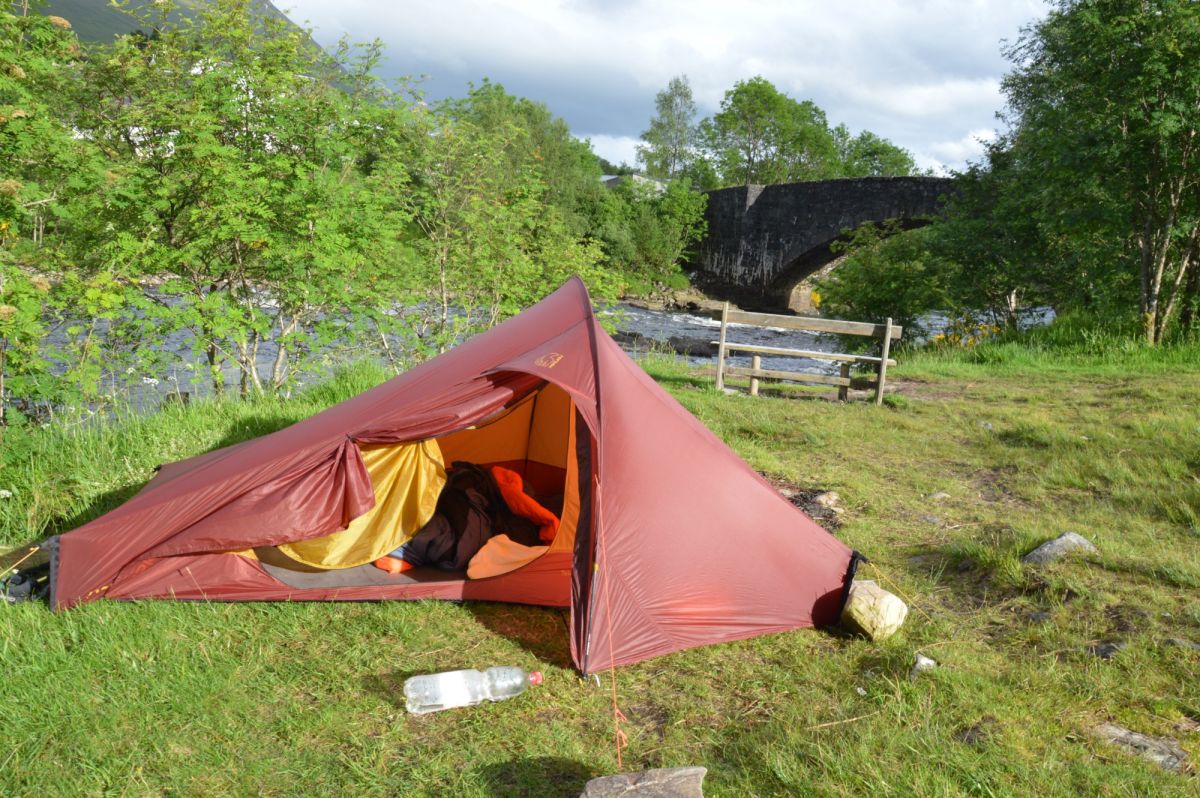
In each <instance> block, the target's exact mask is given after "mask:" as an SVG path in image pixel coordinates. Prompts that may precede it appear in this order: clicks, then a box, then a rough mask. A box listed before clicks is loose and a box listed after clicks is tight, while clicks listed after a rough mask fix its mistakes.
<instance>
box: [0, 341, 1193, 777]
mask: <svg viewBox="0 0 1200 798" xmlns="http://www.w3.org/2000/svg"><path fill="white" fill-rule="evenodd" d="M1059 354H1060V355H1061V354H1062V353H1061V352H1060V353H1059ZM1128 357H1131V358H1133V361H1130V360H1128V359H1126V360H1124V361H1122V360H1121V359H1120V358H1119V357H1116V356H1113V355H1112V353H1111V351H1110V352H1109V353H1108V354H1104V355H1097V354H1095V353H1093V354H1092V355H1088V354H1086V353H1081V354H1077V355H1072V356H1070V357H1068V358H1067V359H1066V362H1063V359H1062V358H1061V357H1060V358H1059V359H1058V360H1057V361H1056V362H1051V361H1052V360H1054V358H1053V356H1052V354H1043V355H1036V356H1035V355H1028V356H1023V357H1019V358H1018V357H1015V356H1014V357H1012V358H1009V359H1008V360H1006V361H997V360H991V361H987V360H982V359H973V358H972V357H966V356H962V355H959V354H958V353H954V354H952V355H938V356H924V355H923V356H920V357H917V358H908V359H907V361H905V360H902V363H903V365H902V366H901V367H899V368H897V369H896V370H895V371H894V372H893V380H894V385H895V387H896V388H897V393H896V394H895V395H894V397H890V398H889V402H888V406H886V407H884V408H876V407H874V406H873V405H871V404H870V403H868V402H865V401H855V402H851V403H849V404H844V405H842V404H838V403H836V402H832V401H828V399H829V398H830V397H831V396H832V395H833V393H834V391H833V390H832V389H826V390H821V391H816V392H801V393H798V394H797V395H795V396H791V397H782V398H781V397H772V396H763V397H758V398H751V397H748V396H742V395H735V396H727V395H724V394H719V393H717V392H716V391H714V390H713V389H712V388H711V380H710V379H708V378H705V377H702V376H697V375H695V374H694V373H692V372H690V371H689V369H688V367H687V366H686V365H685V364H682V363H679V362H676V361H673V360H670V359H667V358H661V357H658V358H652V359H650V360H648V361H646V367H647V369H648V370H649V371H650V372H651V373H652V374H653V375H654V376H655V377H656V379H658V380H659V381H660V383H661V384H663V385H664V386H665V387H666V388H667V389H668V390H670V391H671V392H672V393H673V394H675V396H676V397H678V398H679V400H680V401H681V402H682V403H683V404H684V405H685V406H686V407H688V409H689V410H691V411H692V412H693V413H695V414H696V415H698V416H699V417H700V418H701V419H702V420H703V421H704V422H705V423H706V424H708V425H709V426H710V427H711V428H712V429H714V430H715V431H716V432H717V434H718V435H720V436H721V437H722V438H724V439H725V440H726V441H728V442H729V443H730V445H732V446H733V447H734V448H735V449H736V450H737V451H738V452H739V453H740V454H741V455H742V456H743V457H745V458H746V459H747V460H748V461H749V462H750V463H751V464H752V465H753V466H754V467H756V468H758V469H760V470H761V471H763V472H765V473H767V474H768V475H770V476H771V477H772V478H774V479H776V480H779V481H785V482H790V483H794V484H796V485H798V486H802V487H806V488H822V489H829V490H836V491H837V492H838V493H839V494H840V495H841V496H842V499H843V503H844V504H845V506H846V513H845V515H844V523H843V525H842V526H841V528H840V529H839V530H838V531H837V534H838V536H839V537H841V538H842V539H843V540H845V541H846V542H847V543H848V544H849V545H851V546H853V547H855V548H857V549H859V550H860V551H862V552H864V553H866V554H867V555H868V556H869V557H871V559H872V561H873V565H872V566H867V567H865V568H864V573H863V575H864V576H868V577H875V578H878V579H880V580H881V581H882V583H883V585H884V586H885V587H888V588H889V589H892V590H893V591H898V592H900V593H902V594H903V595H904V596H905V597H906V598H907V599H908V600H909V601H910V602H911V605H912V611H911V613H910V615H909V620H908V623H907V624H906V625H905V627H904V629H902V631H901V632H900V633H899V634H898V635H897V636H896V637H894V638H892V639H891V640H888V641H886V642H883V643H879V644H876V643H871V642H868V641H865V640H860V639H853V638H847V637H841V636H836V635H832V634H829V633H826V632H819V631H800V632H794V633H788V634H783V635H775V636H771V637H764V638H758V639H755V640H749V641H745V642H741V643H735V644H726V645H719V646H710V647H706V648H701V649H696V650H692V651H686V652H681V653H679V654H674V655H671V656H667V657H662V658H659V659H655V660H651V661H649V662H646V663H642V664H640V665H636V666H631V667H626V668H622V669H620V670H618V671H617V672H616V680H617V694H618V698H619V703H620V707H621V710H622V712H623V713H624V715H625V716H626V718H627V721H626V722H625V723H624V724H623V728H624V729H625V731H626V732H627V734H628V735H629V746H628V748H626V749H625V751H624V754H623V756H624V766H625V768H626V769H640V768H648V767H666V766H678V765H690V764H699V765H704V766H705V767H707V768H708V769H709V776H708V779H707V781H706V794H707V795H713V796H747V795H761V796H792V795H831V796H832V795H844V796H851V795H854V796H857V795H868V794H869V795H876V796H908V795H929V796H943V795H977V796H1010V795H1031V794H1036V795H1039V796H1074V795H1105V796H1126V795H1128V796H1135V795H1136V796H1142V795H1155V796H1159V795H1195V794H1197V792H1198V791H1200V785H1198V784H1197V779H1196V777H1195V776H1194V775H1189V774H1172V773H1166V772H1164V771H1161V770H1159V769H1157V768H1156V767H1154V766H1153V765H1150V764H1148V763H1146V762H1144V761H1142V760H1140V759H1138V758H1136V757H1133V756H1130V755H1128V754H1126V753H1124V752H1123V751H1121V750H1118V749H1115V748H1112V747H1109V746H1107V745H1105V744H1103V743H1100V742H1097V741H1095V740H1093V739H1092V738H1091V737H1090V736H1089V729H1091V728H1092V727H1093V726H1095V725H1096V724H1097V723H1100V722H1102V721H1105V720H1111V721H1113V722H1116V723H1118V724H1121V725H1124V726H1127V727H1129V728H1132V729H1134V730H1136V731H1140V732H1143V733H1146V734H1152V735H1163V736H1169V737H1173V738H1175V739H1177V740H1178V741H1179V742H1180V744H1181V745H1182V746H1183V747H1184V748H1185V749H1186V750H1187V751H1188V752H1189V754H1190V756H1191V758H1192V760H1193V761H1194V760H1195V759H1196V758H1197V757H1200V733H1197V732H1196V731H1189V730H1188V729H1189V728H1193V727H1194V726H1195V723H1194V722H1195V720H1196V719H1200V654H1197V653H1196V652H1194V651H1191V650H1188V649H1184V648H1180V647H1170V646H1165V645H1163V641H1164V640H1165V639H1167V638H1172V637H1174V638H1184V639H1189V640H1194V641H1198V642H1200V600H1198V599H1200V531H1198V529H1197V520H1198V517H1200V410H1198V409H1197V402H1196V395H1197V388H1198V387H1200V358H1194V357H1193V358H1187V357H1179V356H1178V355H1177V354H1175V350H1174V349H1172V350H1170V351H1168V352H1166V353H1162V354H1160V356H1159V358H1160V359H1155V356H1154V355H1153V353H1150V354H1145V353H1141V352H1137V353H1135V354H1133V355H1129V356H1128ZM1072 358H1074V359H1072ZM1089 358H1090V359H1089ZM1162 361H1165V362H1162ZM379 377H380V375H379V374H378V373H362V372H350V373H347V374H344V375H342V376H341V377H340V378H339V379H338V380H336V381H334V382H333V383H331V384H329V385H327V386H323V387H321V388H320V389H317V390H316V391H313V392H310V393H309V394H307V395H306V396H304V397H302V398H300V399H298V400H295V401H292V402H287V403H255V404H239V403H236V402H228V403H215V402H208V403H198V404H196V405H193V406H192V407H189V408H171V409H168V410H166V411H164V412H162V413H159V414H157V415H153V416H149V417H144V418H122V419H120V420H119V421H117V422H115V423H113V424H109V425H104V426H93V427H88V428H57V427H56V428H51V429H47V430H37V431H31V432H30V433H29V434H21V435H20V436H18V438H19V439H18V440H16V442H15V443H10V442H6V446H8V451H7V452H6V453H5V456H4V460H3V462H4V467H3V468H2V469H0V488H7V489H10V490H12V491H13V493H14V495H13V497H12V498H10V499H7V500H3V501H0V540H3V541H6V542H8V543H12V544H15V543H18V542H22V541H23V540H25V539H27V538H29V537H31V536H33V535H34V534H40V533H43V532H46V531H54V530H61V529H66V528H69V527H70V526H72V525H74V524H77V523H79V522H82V521H83V520H85V519H86V518H89V517H92V516H94V515H95V514H98V513H99V512H102V511H103V510H105V509H107V508H109V507H111V506H114V505H115V504H116V503H117V502H119V501H120V500H122V499H123V498H124V497H126V496H128V495H130V493H132V492H134V491H136V490H137V489H138V487H140V485H141V484H143V483H144V482H145V481H146V479H148V478H149V476H150V474H151V471H152V468H153V466H154V465H155V464H157V463H159V462H163V461H166V460H172V459H178V458H180V457H184V456H187V455H190V454H194V453H198V452H201V451H205V450H207V449H209V448H212V447H213V446H216V445H219V444H222V443H229V442H233V441H235V440H241V439H244V438H247V437H251V436H253V435H257V434H261V433H263V432H265V431H268V430H270V429H274V428H277V427H279V426H281V425H283V424H286V423H289V422H291V421H293V420H295V419H298V418H301V417H304V416H306V415H308V414H310V413H311V412H313V411H314V410H316V409H318V408H319V407H320V406H323V405H325V404H328V403H330V402H334V401H337V400H338V399H339V398H341V397H343V396H347V395H352V394H353V393H356V392H357V391H358V390H361V389H362V387H364V386H365V385H367V384H370V383H371V382H372V381H374V380H376V379H378V378H379ZM939 491H941V492H945V493H947V494H949V498H948V499H944V500H942V501H940V502H935V501H932V500H931V499H929V498H928V497H929V496H930V495H931V494H933V493H936V492H939ZM1067 530H1076V531H1079V532H1081V533H1082V534H1084V535H1085V536H1086V537H1088V538H1090V539H1091V540H1093V541H1094V542H1095V543H1096V545H1097V546H1098V547H1099V553H1098V554H1096V555H1093V556H1090V557H1086V558H1079V559H1072V560H1067V561H1063V562H1060V563H1056V564H1054V565H1051V566H1048V567H1045V568H1040V569H1034V568H1030V567H1027V566H1024V565H1022V564H1021V562H1020V557H1021V555H1023V554H1024V553H1025V552H1026V551H1028V550H1029V549H1031V548H1032V547H1034V546H1035V545H1037V544H1038V543H1040V542H1042V541H1044V540H1046V539H1048V538H1051V537H1053V536H1055V535H1058V534H1060V533H1061V532H1063V531H1067ZM1034 612H1045V613H1048V614H1049V620H1047V621H1045V622H1042V623H1035V622H1032V621H1031V620H1030V619H1029V616H1030V614H1032V613H1034ZM1110 639H1121V640H1124V641H1125V642H1127V643H1128V646H1127V648H1126V649H1125V650H1123V651H1122V652H1120V653H1119V654H1118V655H1117V656H1116V657H1115V658H1114V659H1112V660H1110V661H1104V660H1100V659H1098V658H1096V657H1093V656H1091V655H1090V654H1088V653H1087V651H1086V647H1087V646H1088V645H1091V644H1094V643H1096V642H1099V641H1103V640H1110ZM917 651H920V652H923V653H925V654H926V655H928V656H931V657H933V658H934V659H936V660H937V661H938V662H939V663H940V666H939V668H938V669H937V670H935V671H933V672H930V673H926V674H924V675H922V676H921V677H920V678H919V679H917V680H916V681H910V680H909V679H908V671H909V668H910V667H911V664H912V661H913V657H914V654H915V652H917ZM492 664H517V665H524V666H526V667H538V668H541V669H542V670H544V671H545V672H546V681H545V684H543V685H542V686H541V687H538V688H533V689H532V690H531V692H530V693H528V694H527V695H524V696H521V697H520V698H517V699H515V700H512V701H508V702H503V703H499V704H489V705H485V706H481V707H475V708H471V709H467V710H460V711H455V712H446V713H436V714H433V715H428V716H421V717H416V716H408V715H406V714H405V712H404V710H403V706H402V704H403V700H402V697H401V695H400V686H401V684H402V682H403V680H404V678H405V677H407V676H408V675H411V674H414V673H419V672H428V671H437V670H445V669H449V668H458V667H486V666H488V665H492ZM0 674H3V675H2V676H0V718H3V721H0V790H3V791H4V792H5V793H6V794H14V795H24V794H33V793H37V794H47V795H189V796H190V795H244V794H260V795H280V796H284V795H287V796H290V795H328V794H335V793H340V794H350V795H381V796H382V795H413V796H518V795H533V796H540V795H549V796H557V795H562V796H568V795H576V794H578V792H579V790H580V789H581V787H582V784H583V782H584V781H586V779H587V778H589V777H591V776H593V775H598V774H606V773H611V772H614V771H615V770H616V757H615V752H614V742H613V734H612V715H611V708H610V695H611V692H610V687H609V683H608V676H607V675H606V676H605V677H604V684H603V686H602V687H596V686H595V685H593V684H592V683H590V682H587V681H583V680H580V679H579V678H578V677H576V675H575V674H574V673H573V671H572V670H571V668H570V665H569V655H568V648H567V639H566V632H565V618H564V615H563V613H562V612H560V611H553V610H546V609H538V608H531V607H519V606H508V605H499V604H452V603H437V602H430V603H406V602H393V603H380V604H336V603H335V604H311V605H303V604H294V605H293V604H208V603H190V604H185V603H171V602H140V603H115V602H103V601H102V602H98V603H93V604H89V605H86V606H83V607H81V608H78V609H76V610H72V611H70V612H65V613H58V614H50V613H49V612H47V610H46V609H45V607H44V606H41V605H21V606H14V607H0ZM839 722H840V723H839ZM829 724H836V725H829Z"/></svg>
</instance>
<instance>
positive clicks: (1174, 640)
mask: <svg viewBox="0 0 1200 798" xmlns="http://www.w3.org/2000/svg"><path fill="white" fill-rule="evenodd" d="M1163 645H1164V646H1173V647H1177V648H1189V649H1191V650H1192V651H1200V643H1195V642H1193V641H1191V640H1182V639H1180V638H1178V637H1168V638H1167V639H1166V640H1164V641H1163Z"/></svg>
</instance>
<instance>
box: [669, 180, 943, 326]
mask: <svg viewBox="0 0 1200 798" xmlns="http://www.w3.org/2000/svg"><path fill="white" fill-rule="evenodd" d="M953 185H954V181H953V180H951V179H949V178H936V177H866V178H852V179H845V180H820V181H812V182H805V183H781V184H776V185H769V186H756V185H751V186H738V187H735V188H725V189H718V190H716V191H710V192H708V206H707V209H706V211H705V217H706V221H707V223H708V234H707V236H706V238H705V240H704V241H703V242H702V243H701V245H700V247H699V251H698V255H697V257H696V259H695V261H694V262H693V264H692V265H693V267H694V268H695V271H696V276H697V281H698V282H699V283H700V284H701V285H702V286H703V287H704V288H705V290H707V291H708V292H709V293H712V294H714V295H716V296H719V297H723V298H727V299H731V300H733V301H735V302H737V303H738V304H740V305H742V306H743V307H747V308H756V309H761V310H784V309H786V308H787V307H788V299H789V297H790V295H791V292H792V289H793V288H794V287H795V286H796V285H797V284H799V283H800V282H801V281H802V280H803V279H804V278H806V277H808V276H809V275H811V274H813V273H815V272H816V271H818V270H819V269H821V268H822V267H823V266H825V265H827V264H828V263H830V262H832V261H833V260H834V258H835V257H836V256H835V254H834V253H833V252H832V250H831V249H830V247H831V246H832V244H833V242H834V241H837V240H839V239H842V238H843V237H844V234H843V231H844V230H846V229H853V228H855V227H858V226H859V225H861V224H863V223H865V222H884V221H886V220H888V219H898V220H900V223H901V225H902V226H904V227H917V226H920V225H922V224H927V223H928V221H929V219H930V218H931V217H932V216H933V215H934V214H936V213H937V211H938V209H939V208H940V207H941V204H942V202H943V199H944V197H945V195H946V194H948V193H950V192H951V191H953Z"/></svg>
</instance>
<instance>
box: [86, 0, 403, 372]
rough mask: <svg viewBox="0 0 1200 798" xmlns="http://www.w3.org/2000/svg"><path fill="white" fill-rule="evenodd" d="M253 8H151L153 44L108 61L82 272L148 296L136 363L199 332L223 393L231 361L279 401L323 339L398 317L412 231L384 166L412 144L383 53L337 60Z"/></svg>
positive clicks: (93, 65) (121, 44) (135, 336)
mask: <svg viewBox="0 0 1200 798" xmlns="http://www.w3.org/2000/svg"><path fill="white" fill-rule="evenodd" d="M255 8H257V6H256V5H255V4H253V3H251V2H250V0H216V1H215V2H213V3H211V4H206V5H205V6H204V7H203V8H202V9H201V10H200V11H199V12H198V19H197V20H196V21H194V22H193V21H188V20H186V19H182V20H177V18H176V17H175V16H174V14H173V11H174V9H173V6H172V4H170V3H168V2H163V3H156V4H155V5H154V8H153V9H152V10H150V11H149V12H148V13H149V14H151V15H152V16H150V17H148V18H146V19H145V20H143V22H144V27H145V28H147V29H153V30H155V31H156V34H155V35H153V36H150V37H145V36H138V35H131V36H125V37H122V38H121V39H119V40H118V41H117V42H116V43H115V44H114V45H112V46H111V47H110V48H107V50H105V51H101V52H98V53H96V54H95V56H94V57H93V58H91V59H89V61H88V64H87V68H86V70H85V72H84V75H83V76H82V80H81V81H80V86H81V88H80V90H79V93H78V95H77V96H76V98H75V101H74V103H73V105H74V107H75V108H76V109H77V110H76V114H75V117H74V119H73V120H72V121H73V123H74V126H75V128H76V129H77V130H79V131H80V134H81V135H83V136H85V137H86V138H87V139H88V140H90V141H93V142H95V143H96V144H97V145H98V146H99V147H101V148H102V149H103V150H104V151H105V152H106V153H107V154H108V156H109V158H110V168H109V180H108V181H107V183H106V185H105V186H104V188H103V190H101V191H99V192H97V193H96V195H95V197H94V201H93V204H92V206H91V207H90V211H91V213H90V216H91V217H92V218H93V220H94V226H93V227H92V230H91V237H90V238H83V237H81V239H80V240H79V242H78V244H79V252H78V256H79V261H80V262H81V263H82V264H83V265H84V267H85V268H87V269H89V270H90V271H91V272H92V273H93V274H109V275H112V276H114V277H115V278H116V279H119V280H120V281H122V282H124V283H126V284H128V285H130V286H132V287H134V288H135V289H137V294H138V303H137V310H136V312H133V313H129V314H127V315H126V317H125V319H124V321H125V324H124V325H123V330H124V332H125V333H126V334H127V335H128V336H129V339H128V340H129V342H130V343H131V344H132V345H134V346H136V347H137V348H136V349H135V350H134V351H135V352H136V356H137V359H138V360H139V361H140V364H141V365H145V364H146V362H147V360H148V355H149V353H151V352H154V351H156V350H158V349H160V347H157V346H155V344H156V343H157V342H158V341H161V340H162V339H163V338H164V337H166V336H169V335H173V334H176V333H178V334H188V335H190V336H191V340H192V341H193V342H194V347H195V349H196V350H197V353H198V354H203V356H204V357H205V358H206V360H207V364H208V368H209V374H210V378H211V380H212V384H213V388H214V390H216V391H218V392H220V391H221V390H222V389H223V388H224V385H225V375H224V372H223V367H224V366H225V365H226V364H230V363H232V364H233V365H234V366H235V367H236V369H237V371H238V372H239V373H240V376H241V388H242V392H243V393H249V392H259V391H274V390H279V389H281V388H283V387H284V386H285V385H286V384H287V383H288V382H289V380H290V378H291V376H292V375H293V374H294V373H295V371H296V367H297V366H298V364H299V361H300V360H301V359H302V358H303V357H305V356H306V355H308V354H310V353H311V352H312V351H313V349H314V347H315V346H316V345H317V344H318V343H319V341H318V340H317V338H314V336H313V335H311V330H312V328H313V327H314V326H316V327H320V326H324V327H327V328H328V327H330V326H340V328H341V330H342V331H344V330H345V329H346V327H347V325H346V324H343V325H337V323H336V320H338V319H345V318H347V317H350V316H353V315H354V314H353V313H351V312H350V310H351V308H352V307H354V308H355V309H359V308H361V307H362V306H363V305H367V304H370V303H375V304H378V303H379V302H381V301H384V302H387V303H389V304H390V302H391V301H392V299H391V298H390V297H387V296H386V295H384V294H383V293H382V292H380V291H379V290H378V289H379V288H380V284H381V283H386V282H387V281H388V280H389V279H390V276H389V275H388V271H389V265H388V264H389V263H390V262H391V261H392V260H394V258H393V257H391V256H390V255H389V253H388V251H389V246H391V247H394V246H395V236H394V234H389V232H388V231H390V230H394V229H397V228H402V227H403V225H404V223H405V220H404V219H402V218H398V217H396V216H395V213H394V209H389V207H388V206H387V203H386V199H387V198H388V197H389V196H390V195H391V194H393V193H395V192H396V191H398V190H399V187H398V186H396V185H394V184H392V185H387V184H385V181H387V180H391V179H394V178H397V177H399V178H400V179H401V180H402V179H403V176H402V174H401V173H399V172H396V171H383V170H378V169H374V170H373V169H372V163H373V162H374V160H377V159H379V158H381V157H384V158H386V157H398V156H396V155H395V154H394V153H393V150H395V149H396V147H397V146H398V142H401V141H402V139H403V137H402V136H400V135H398V134H397V131H396V130H395V125H394V124H393V121H394V120H393V117H394V116H395V114H394V113H393V112H392V111H390V110H389V109H388V108H387V107H386V105H385V104H384V103H383V102H382V101H381V100H380V98H379V97H376V96H374V95H373V94H372V91H373V86H374V83H373V80H372V78H371V77H370V73H371V69H372V68H373V65H374V63H375V61H376V60H377V58H378V49H377V48H376V49H369V50H368V51H366V52H365V53H364V54H363V57H362V58H361V59H358V60H357V61H356V62H351V61H350V60H348V59H346V58H345V56H346V52H345V51H344V50H343V51H340V56H342V57H341V58H340V59H333V58H329V57H327V56H325V55H324V54H323V53H322V52H321V51H320V50H318V49H316V48H313V47H312V46H310V44H309V42H308V41H307V39H306V38H305V37H304V36H302V35H300V34H298V33H297V32H296V31H295V30H294V29H292V28H291V27H290V25H289V24H288V23H287V22H286V20H283V19H280V18H278V17H275V16H273V15H260V14H258V13H257V12H256V11H255V10H254V9H255ZM368 153H372V154H373V155H372V157H370V158H368V157H367V154H368ZM389 214H391V215H389ZM338 335H339V332H337V331H333V330H327V331H326V333H325V334H324V336H323V337H324V338H325V339H326V340H329V339H332V338H335V337H337V336H338ZM131 348H132V347H131Z"/></svg>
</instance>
